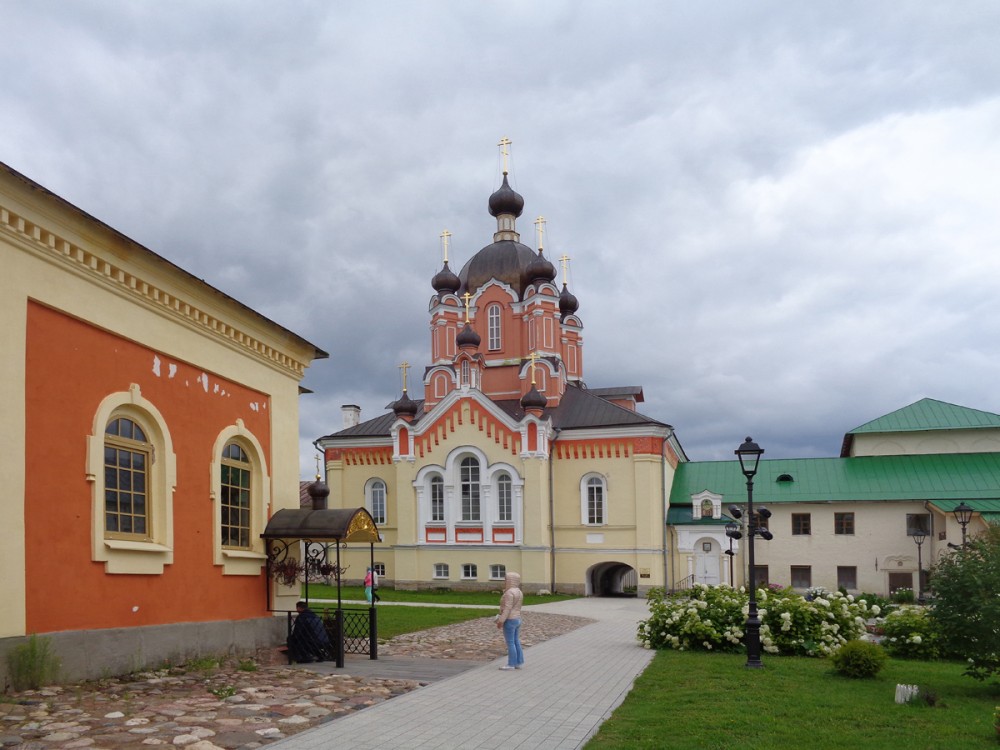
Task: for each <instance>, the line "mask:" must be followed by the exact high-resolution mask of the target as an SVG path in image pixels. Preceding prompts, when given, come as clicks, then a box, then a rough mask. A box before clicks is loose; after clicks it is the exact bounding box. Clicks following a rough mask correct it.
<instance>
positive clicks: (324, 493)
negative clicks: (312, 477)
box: [306, 477, 330, 510]
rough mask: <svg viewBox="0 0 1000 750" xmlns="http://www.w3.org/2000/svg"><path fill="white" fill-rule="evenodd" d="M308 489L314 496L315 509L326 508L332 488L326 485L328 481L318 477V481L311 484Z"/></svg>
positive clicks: (313, 504) (312, 496)
mask: <svg viewBox="0 0 1000 750" xmlns="http://www.w3.org/2000/svg"><path fill="white" fill-rule="evenodd" d="M306 491H307V492H308V493H309V497H311V498H312V509H313V510H326V499H327V498H328V497H330V488H329V487H327V486H326V482H324V481H323V480H322V479H320V478H319V477H316V481H315V482H313V483H312V484H310V485H309V487H307V488H306Z"/></svg>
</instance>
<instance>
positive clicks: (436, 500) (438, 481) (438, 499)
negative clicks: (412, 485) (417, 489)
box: [427, 474, 446, 523]
mask: <svg viewBox="0 0 1000 750" xmlns="http://www.w3.org/2000/svg"><path fill="white" fill-rule="evenodd" d="M427 485H428V487H429V488H430V493H431V497H430V502H431V505H430V511H431V512H430V517H429V520H430V522H431V523H445V519H446V516H445V507H444V477H443V476H441V475H440V474H434V475H432V476H431V477H430V480H429V481H428V483H427Z"/></svg>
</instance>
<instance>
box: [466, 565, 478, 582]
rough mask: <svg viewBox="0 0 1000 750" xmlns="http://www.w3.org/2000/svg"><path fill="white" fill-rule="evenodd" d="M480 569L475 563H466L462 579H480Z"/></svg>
mask: <svg viewBox="0 0 1000 750" xmlns="http://www.w3.org/2000/svg"><path fill="white" fill-rule="evenodd" d="M478 577H479V567H478V566H477V565H475V564H473V563H465V564H464V565H463V566H462V578H478Z"/></svg>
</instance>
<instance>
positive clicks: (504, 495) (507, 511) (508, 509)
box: [497, 474, 514, 521]
mask: <svg viewBox="0 0 1000 750" xmlns="http://www.w3.org/2000/svg"><path fill="white" fill-rule="evenodd" d="M497 520H498V521H513V520H514V503H513V493H512V485H511V481H510V474H501V475H500V476H499V478H498V479H497Z"/></svg>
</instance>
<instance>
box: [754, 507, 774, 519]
mask: <svg viewBox="0 0 1000 750" xmlns="http://www.w3.org/2000/svg"><path fill="white" fill-rule="evenodd" d="M757 515H758V516H760V517H761V518H770V517H771V511H769V510H768V509H767V508H765V507H763V506H761V507H760V508H759V509H758V510H757Z"/></svg>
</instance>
